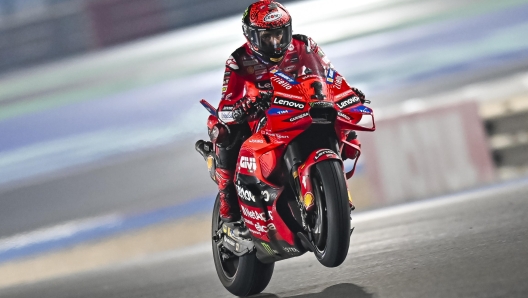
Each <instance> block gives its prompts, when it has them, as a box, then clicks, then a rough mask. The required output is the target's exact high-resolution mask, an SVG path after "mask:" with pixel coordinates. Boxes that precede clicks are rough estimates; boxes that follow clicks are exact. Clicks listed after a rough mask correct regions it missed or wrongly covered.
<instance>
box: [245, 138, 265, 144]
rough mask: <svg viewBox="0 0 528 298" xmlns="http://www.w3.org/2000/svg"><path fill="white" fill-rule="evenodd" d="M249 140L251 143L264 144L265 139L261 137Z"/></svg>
mask: <svg viewBox="0 0 528 298" xmlns="http://www.w3.org/2000/svg"><path fill="white" fill-rule="evenodd" d="M249 142H250V143H258V144H264V141H263V140H259V139H250V140H249Z"/></svg>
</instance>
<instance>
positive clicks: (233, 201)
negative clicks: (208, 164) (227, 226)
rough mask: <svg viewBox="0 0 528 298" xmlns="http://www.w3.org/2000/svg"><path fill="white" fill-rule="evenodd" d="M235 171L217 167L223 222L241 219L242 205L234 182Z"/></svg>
mask: <svg viewBox="0 0 528 298" xmlns="http://www.w3.org/2000/svg"><path fill="white" fill-rule="evenodd" d="M233 176H234V171H232V170H225V169H219V168H217V169H216V181H217V182H218V188H219V191H218V196H219V199H220V219H222V221H223V222H226V223H229V222H235V221H239V220H240V206H239V204H238V197H237V194H236V189H235V185H234V184H233Z"/></svg>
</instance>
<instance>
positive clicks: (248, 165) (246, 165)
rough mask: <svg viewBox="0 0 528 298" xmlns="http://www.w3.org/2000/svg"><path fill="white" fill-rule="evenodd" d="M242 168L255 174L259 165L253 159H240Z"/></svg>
mask: <svg viewBox="0 0 528 298" xmlns="http://www.w3.org/2000/svg"><path fill="white" fill-rule="evenodd" d="M240 167H241V168H242V169H246V170H248V172H254V171H256V170H257V163H256V161H255V159H254V158H253V157H246V156H242V157H240Z"/></svg>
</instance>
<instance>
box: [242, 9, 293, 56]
mask: <svg viewBox="0 0 528 298" xmlns="http://www.w3.org/2000/svg"><path fill="white" fill-rule="evenodd" d="M291 23H292V21H291V16H290V14H289V13H288V11H287V10H286V8H284V6H282V5H281V4H280V3H278V2H275V1H273V0H261V1H258V2H255V3H253V4H251V5H250V6H249V7H248V8H247V9H246V11H245V13H244V16H243V17H242V30H243V31H244V35H245V36H246V39H247V41H248V43H249V46H250V48H251V50H252V51H253V52H254V53H255V54H256V55H257V56H259V57H260V58H262V59H263V60H264V61H266V62H273V63H277V62H280V61H281V60H282V57H283V56H284V53H285V52H286V50H287V49H288V47H289V46H290V44H291V41H292V26H291Z"/></svg>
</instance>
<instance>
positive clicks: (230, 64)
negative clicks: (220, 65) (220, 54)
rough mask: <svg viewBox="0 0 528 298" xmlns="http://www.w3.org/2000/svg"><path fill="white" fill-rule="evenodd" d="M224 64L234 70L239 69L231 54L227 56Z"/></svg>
mask: <svg viewBox="0 0 528 298" xmlns="http://www.w3.org/2000/svg"><path fill="white" fill-rule="evenodd" d="M226 66H227V67H229V68H231V69H234V70H238V69H240V68H239V67H238V64H237V62H236V61H235V58H233V56H229V58H228V59H227V61H226Z"/></svg>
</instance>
